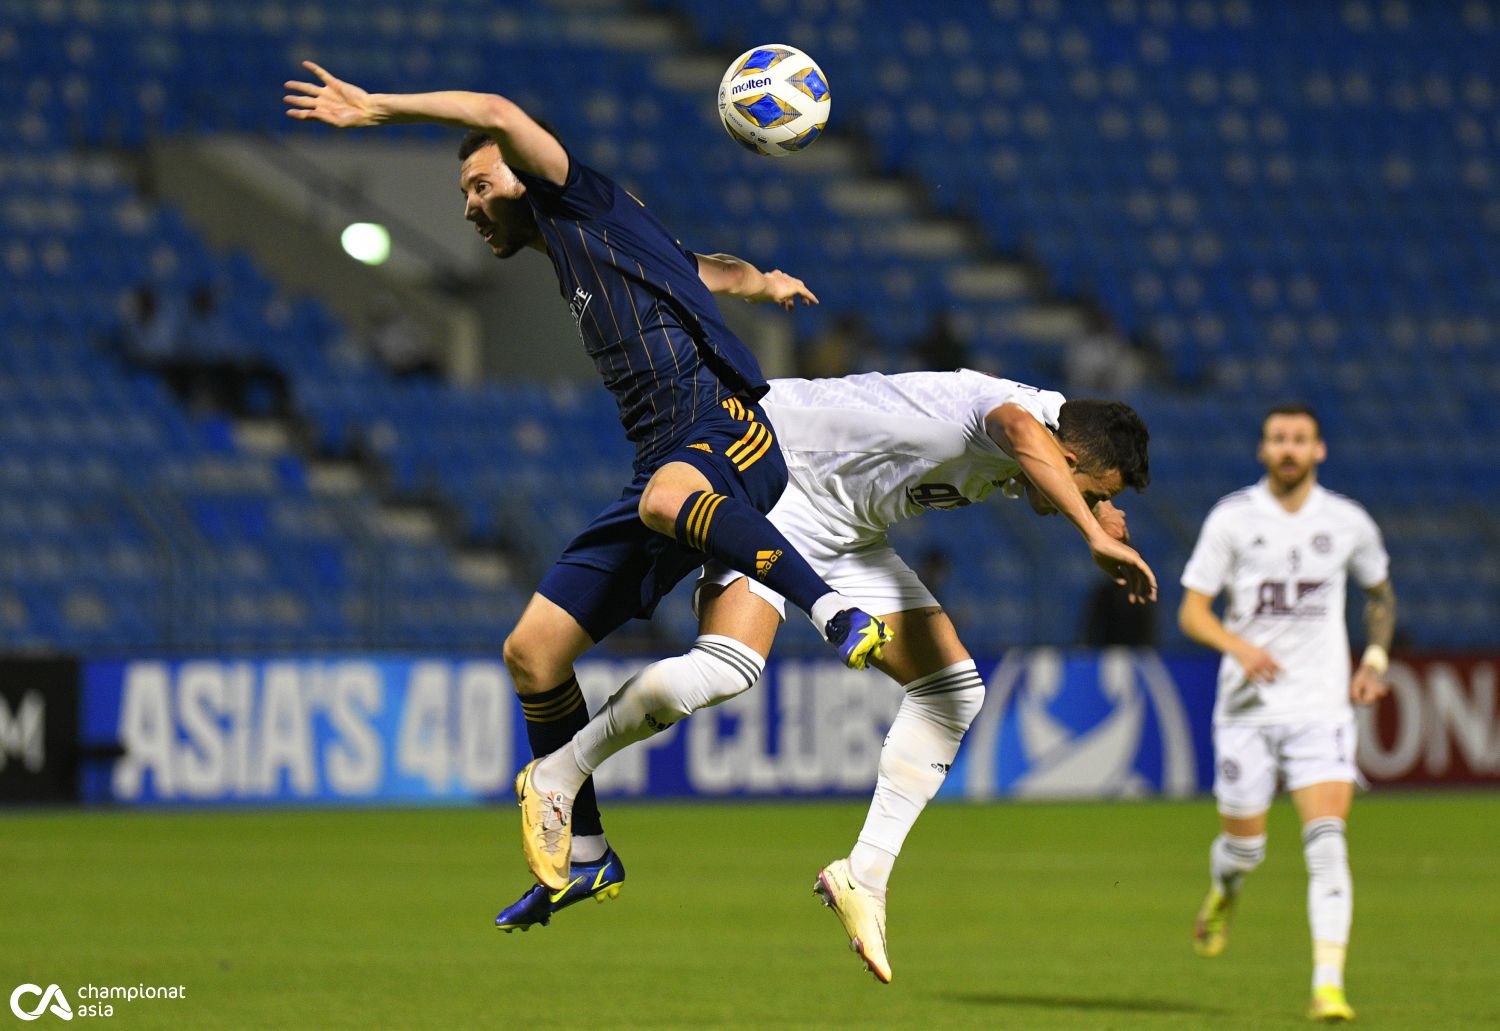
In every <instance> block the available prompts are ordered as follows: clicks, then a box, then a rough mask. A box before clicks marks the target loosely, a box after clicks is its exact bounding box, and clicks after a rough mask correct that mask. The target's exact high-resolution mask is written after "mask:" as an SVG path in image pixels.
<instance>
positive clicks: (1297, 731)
mask: <svg viewBox="0 0 1500 1031" xmlns="http://www.w3.org/2000/svg"><path fill="white" fill-rule="evenodd" d="M1327 453H1328V452H1327V447H1326V445H1325V444H1324V442H1323V439H1322V432H1321V428H1320V426H1319V423H1318V418H1317V415H1316V414H1315V413H1314V412H1313V410H1312V409H1311V408H1309V407H1307V406H1306V405H1298V404H1288V405H1281V406H1278V407H1276V408H1273V409H1272V410H1271V412H1270V413H1269V414H1268V415H1267V416H1266V419H1265V423H1264V425H1263V427H1262V436H1261V442H1260V449H1259V451H1258V457H1259V459H1260V462H1261V464H1262V465H1264V466H1265V468H1266V477H1265V479H1263V480H1261V481H1260V482H1259V483H1257V484H1255V485H1254V486H1252V487H1246V488H1244V489H1243V490H1239V491H1235V492H1234V493H1233V494H1230V495H1228V496H1227V497H1225V498H1222V499H1221V500H1220V501H1219V503H1218V504H1217V505H1215V506H1214V508H1213V510H1212V511H1210V512H1209V514H1208V518H1207V519H1206V520H1205V521H1204V523H1203V530H1202V532H1201V533H1200V535H1199V537H1198V543H1197V546H1196V547H1195V548H1194V549H1193V554H1192V557H1191V558H1190V559H1189V560H1188V564H1187V568H1186V569H1185V570H1184V571H1183V574H1182V585H1183V587H1185V588H1186V592H1185V594H1184V596H1183V601H1182V608H1181V611H1180V612H1179V614H1178V619H1179V622H1180V623H1181V626H1182V630H1183V632H1184V633H1185V634H1187V635H1188V636H1189V637H1191V638H1192V639H1193V640H1195V641H1198V642H1200V643H1202V644H1206V645H1208V646H1209V647H1210V648H1213V649H1215V650H1217V651H1219V652H1222V653H1223V656H1224V658H1223V661H1222V662H1221V663H1220V666H1219V685H1218V700H1217V702H1216V704H1215V706H1214V731H1213V733H1214V753H1215V760H1216V761H1215V768H1214V796H1215V798H1216V799H1217V801H1218V807H1219V817H1220V823H1221V825H1222V830H1221V833H1220V834H1219V836H1218V837H1216V838H1215V839H1214V841H1213V845H1212V847H1211V848H1210V850H1209V865H1210V869H1211V871H1212V882H1211V887H1210V888H1209V893H1208V897H1207V898H1206V899H1205V900H1204V902H1203V906H1202V908H1201V909H1200V910H1199V913H1198V920H1197V925H1196V927H1195V929H1194V947H1195V948H1196V949H1197V951H1198V954H1199V955H1202V956H1217V955H1218V954H1219V953H1220V952H1222V951H1223V950H1224V944H1225V937H1226V932H1227V928H1228V921H1229V916H1230V913H1231V912H1232V910H1233V909H1234V903H1235V899H1236V898H1237V896H1238V895H1239V892H1240V889H1241V887H1242V885H1243V883H1244V879H1245V876H1246V875H1247V874H1248V873H1250V871H1252V870H1254V869H1255V868H1256V867H1257V866H1258V865H1260V862H1261V860H1262V859H1263V858H1264V857H1265V851H1266V811H1267V810H1268V809H1269V808H1270V806H1271V799H1272V797H1273V796H1274V795H1275V792H1276V785H1277V779H1278V777H1279V778H1280V779H1281V780H1282V781H1283V782H1284V783H1285V785H1286V788H1287V790H1288V791H1289V792H1290V793H1291V796H1292V802H1293V803H1294V804H1295V805H1296V807H1297V814H1298V816H1299V817H1300V818H1301V821H1302V841H1303V854H1304V856H1305V857H1306V860H1307V874H1308V886H1307V915H1308V922H1309V923H1310V924H1311V927H1312V940H1313V981H1312V983H1313V1000H1312V1007H1311V1010H1310V1011H1309V1014H1308V1015H1309V1016H1310V1017H1312V1018H1313V1019H1317V1020H1351V1019H1353V1017H1354V1011H1353V1010H1351V1009H1350V1008H1349V1004H1348V1002H1347V1001H1346V1000H1345V998H1344V952H1345V949H1346V948H1347V946H1348V942H1349V925H1350V920H1351V916H1352V913H1353V888H1352V884H1351V881H1350V876H1349V853H1348V847H1347V845H1346V844H1345V840H1344V822H1345V820H1346V819H1347V818H1348V815H1349V805H1350V802H1351V800H1352V799H1353V797H1354V785H1355V783H1356V782H1357V781H1358V780H1359V772H1358V769H1357V767H1356V765H1355V744H1356V732H1355V725H1354V711H1353V708H1352V705H1351V702H1352V703H1354V704H1361V705H1363V704H1368V703H1370V702H1373V701H1376V700H1377V699H1379V698H1380V697H1381V696H1382V695H1383V694H1385V691H1386V685H1385V682H1384V674H1385V670H1386V665H1387V663H1388V659H1389V656H1388V649H1389V648H1390V645H1391V637H1392V635H1393V634H1394V632H1395V626H1396V595H1395V591H1394V589H1393V588H1392V586H1391V582H1390V579H1389V576H1388V570H1389V565H1390V561H1389V559H1388V557H1387V556H1386V552H1385V547H1384V545H1383V544H1382V543H1381V539H1380V530H1379V529H1378V528H1377V527H1376V525H1375V521H1374V520H1373V519H1371V518H1370V515H1369V513H1367V512H1366V511H1365V510H1364V509H1363V508H1361V507H1360V506H1359V505H1358V504H1356V503H1355V502H1353V501H1351V500H1350V499H1348V498H1346V497H1344V496H1343V495H1340V494H1335V493H1334V492H1332V491H1330V490H1326V489H1324V488H1323V487H1321V486H1319V485H1318V473H1317V470H1318V465H1319V464H1320V463H1321V462H1322V461H1323V460H1324V458H1326V457H1327ZM1350 574H1353V576H1354V580H1355V582H1356V583H1358V584H1359V586H1360V587H1361V588H1363V590H1364V592H1365V597H1366V602H1365V612H1364V615H1365V620H1364V621H1365V636H1366V641H1367V644H1368V647H1367V648H1366V649H1365V652H1364V657H1363V658H1362V659H1361V661H1360V663H1359V666H1358V668H1357V669H1355V670H1354V671H1353V673H1352V676H1351V671H1350V656H1349V635H1348V631H1347V630H1346V628H1345V625H1344V607H1345V590H1346V585H1347V582H1348V578H1349V575H1350ZM1220 592H1225V593H1226V594H1227V595H1228V602H1227V606H1226V608H1225V612H1224V618H1223V620H1222V621H1221V620H1220V619H1219V618H1218V617H1217V616H1215V615H1214V612H1213V609H1212V608H1211V605H1212V603H1213V600H1214V598H1215V597H1216V596H1217V595H1218V594H1219V593H1220Z"/></svg>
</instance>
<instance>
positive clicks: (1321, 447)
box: [1313, 437, 1328, 462]
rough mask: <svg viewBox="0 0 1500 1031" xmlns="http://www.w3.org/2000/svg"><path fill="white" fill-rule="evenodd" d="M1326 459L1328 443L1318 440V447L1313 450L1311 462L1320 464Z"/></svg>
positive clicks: (1321, 439)
mask: <svg viewBox="0 0 1500 1031" xmlns="http://www.w3.org/2000/svg"><path fill="white" fill-rule="evenodd" d="M1327 458H1328V442H1327V441H1325V440H1324V439H1323V438H1321V437H1319V438H1318V446H1317V447H1315V448H1313V461H1314V462H1322V461H1324V460H1326V459H1327Z"/></svg>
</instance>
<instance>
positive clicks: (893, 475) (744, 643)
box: [508, 370, 1156, 982]
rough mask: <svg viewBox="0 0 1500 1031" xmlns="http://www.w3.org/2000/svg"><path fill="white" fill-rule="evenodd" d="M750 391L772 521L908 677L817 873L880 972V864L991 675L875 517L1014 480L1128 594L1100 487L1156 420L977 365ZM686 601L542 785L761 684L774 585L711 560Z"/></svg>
mask: <svg viewBox="0 0 1500 1031" xmlns="http://www.w3.org/2000/svg"><path fill="white" fill-rule="evenodd" d="M762 406H763V407H764V408H765V410H766V413H767V415H768V416H769V417H770V418H771V420H772V421H773V422H774V424H775V426H776V432H777V442H778V443H779V445H780V447H781V450H782V452H783V454H784V455H785V458H786V464H787V470H788V473H789V477H790V478H789V483H788V485H787V489H786V492H785V493H784V494H783V495H782V496H781V500H780V501H778V502H777V504H776V506H775V507H774V508H773V509H772V510H771V512H770V513H769V514H768V518H769V519H770V520H771V522H772V523H773V524H774V525H775V526H776V527H777V528H778V529H780V530H781V532H782V533H783V534H784V535H785V536H786V537H787V539H788V540H789V541H791V542H792V543H793V546H794V547H796V548H797V549H798V550H800V551H801V552H802V554H803V555H804V556H805V557H806V558H807V560H808V562H809V563H810V564H811V565H812V566H813V568H814V569H815V570H817V571H818V573H819V575H820V576H822V577H824V578H825V579H826V580H827V582H828V583H829V585H830V586H831V587H832V588H833V589H834V590H837V591H842V592H844V593H845V594H847V595H848V597H850V598H852V599H854V602H853V603H854V604H858V605H859V606H861V607H862V608H863V609H864V611H866V612H869V613H872V614H874V613H880V614H882V619H883V621H884V622H886V624H887V625H888V626H889V627H890V628H891V629H892V630H893V631H894V632H895V640H894V641H893V642H891V643H890V644H889V645H887V646H886V648H885V651H884V654H883V655H882V656H881V657H880V658H878V659H872V660H871V662H870V664H871V665H872V666H875V667H876V668H878V669H879V670H881V672H883V673H885V674H886V675H887V676H890V677H891V678H892V679H894V680H895V681H896V682H897V683H899V684H901V685H902V686H903V688H904V689H905V697H904V698H903V700H902V703H901V706H900V708H899V710H898V711H897V714H896V717H895V720H894V721H893V722H892V725H891V728H890V731H889V733H888V734H887V735H886V739H885V743H884V745H883V747H882V749H881V753H880V761H879V769H878V779H877V782H876V787H875V797H874V800H873V801H872V803H871V806H870V811H869V815H868V817H867V819H866V821H865V825H864V829H863V830H862V831H861V832H860V834H859V838H858V841H857V843H856V844H855V846H854V849H853V851H852V852H851V853H850V855H849V856H848V857H847V858H844V859H839V860H836V861H835V862H833V863H830V864H829V865H828V866H827V867H825V868H824V869H823V870H822V871H821V872H820V873H819V875H818V878H817V883H816V886H815V890H816V891H817V892H818V893H819V894H820V895H821V896H822V897H823V899H824V901H825V902H826V903H827V904H828V905H830V906H831V907H832V908H833V910H834V912H835V913H836V914H837V915H838V917H839V919H840V921H841V922H842V924H843V925H844V929H845V931H846V932H847V934H848V937H849V940H850V944H851V946H852V947H853V948H854V949H855V950H856V951H857V952H858V953H859V955H860V957H861V958H862V959H863V960H864V961H865V963H866V965H867V966H868V967H869V969H870V970H871V971H872V972H873V973H874V974H875V976H876V977H877V978H878V979H879V980H881V981H882V982H889V981H890V979H891V966H890V960H889V957H888V954H887V949H886V936H885V898H886V885H887V882H888V879H889V876H890V873H891V869H892V867H893V865H894V863H895V859H896V855H897V853H898V852H899V851H900V849H901V845H902V843H903V842H904V840H905V838H906V836H907V833H908V832H909V831H910V830H911V828H912V826H913V824H914V823H915V822H916V820H917V817H918V816H919V815H920V813H921V812H922V809H923V808H924V807H925V806H926V804H927V803H928V802H929V801H930V800H931V799H932V797H933V796H934V795H935V794H936V793H937V790H938V787H939V785H941V784H942V782H943V778H944V777H945V776H946V774H947V771H948V768H949V766H950V765H951V764H952V762H953V759H954V757H955V756H956V754H957V752H958V746H959V742H960V740H961V739H962V738H963V735H964V732H965V731H966V730H967V729H968V726H969V724H970V722H971V721H972V720H973V719H974V716H975V714H977V713H978V711H979V706H980V703H981V702H982V701H983V699H984V682H983V680H981V679H980V676H979V673H978V670H977V669H976V668H975V665H974V661H973V659H972V658H970V656H969V653H968V651H967V650H966V649H965V648H964V646H963V644H962V643H961V642H960V641H959V639H958V634H957V632H956V631H955V630H954V627H953V624H952V622H951V621H950V620H949V618H948V616H947V614H946V613H945V612H944V611H943V610H942V608H941V607H940V606H939V605H938V603H937V601H936V599H934V598H933V596H932V593H931V592H930V591H928V589H927V588H926V586H924V585H923V583H922V581H921V580H920V579H919V578H918V577H917V575H916V573H914V572H913V571H912V569H911V568H910V567H909V566H907V564H906V563H905V562H903V561H902V559H901V557H900V556H899V555H897V554H896V552H895V551H894V550H893V549H892V548H891V546H890V543H889V542H888V540H887V539H886V531H887V530H888V529H889V528H890V527H891V526H892V525H893V524H895V523H897V522H899V521H901V520H903V519H910V518H912V517H913V516H917V515H921V514H922V513H923V512H926V511H929V510H932V509H948V508H958V507H960V506H963V505H968V504H970V503H973V502H976V501H981V500H983V499H984V498H985V497H987V496H988V495H990V494H992V493H993V492H995V491H997V490H1000V491H1003V492H1004V493H1006V494H1008V495H1010V496H1011V497H1019V496H1021V495H1023V494H1024V495H1025V496H1026V498H1027V500H1028V502H1029V503H1030V505H1031V507H1032V509H1033V510H1034V511H1036V512H1037V513H1039V514H1041V515H1050V514H1053V513H1056V512H1060V513H1062V514H1063V515H1064V516H1065V517H1066V518H1068V519H1069V520H1070V521H1071V522H1072V523H1073V524H1074V526H1076V527H1077V528H1078V531H1079V533H1080V534H1081V535H1082V536H1083V540H1084V544H1085V546H1087V547H1088V548H1089V550H1090V552H1091V553H1092V555H1093V556H1094V559H1095V561H1096V562H1097V563H1098V564H1099V565H1100V566H1101V567H1102V568H1103V569H1104V570H1105V572H1106V573H1107V574H1108V575H1110V576H1112V577H1113V578H1115V579H1116V580H1117V581H1118V582H1119V583H1121V584H1122V585H1124V586H1125V587H1126V588H1127V590H1128V591H1129V592H1130V595H1131V598H1132V600H1134V601H1139V602H1142V603H1144V602H1147V601H1152V600H1154V599H1155V597H1156V579H1155V576H1154V575H1153V574H1152V572H1151V569H1150V567H1149V566H1147V564H1146V562H1145V561H1144V560H1143V559H1142V558H1141V556H1140V555H1138V554H1137V553H1136V552H1135V550H1134V549H1132V548H1131V547H1130V546H1129V545H1127V544H1125V543H1124V542H1123V539H1124V538H1125V537H1126V532H1125V518H1124V514H1123V513H1121V512H1120V511H1119V510H1118V509H1116V508H1115V507H1114V506H1113V505H1111V504H1110V501H1109V499H1110V498H1112V497H1113V496H1115V495H1116V494H1118V493H1119V492H1120V491H1121V490H1123V489H1125V488H1126V487H1134V488H1136V489H1137V490H1140V489H1143V488H1145V486H1146V485H1147V483H1148V482H1149V481H1150V468H1149V460H1148V456H1147V443H1148V434H1147V431H1146V427H1145V425H1144V424H1143V423H1142V422H1141V420H1140V417H1139V416H1137V415H1136V413H1135V412H1134V411H1133V410H1132V409H1131V408H1130V407H1129V406H1128V405H1126V404H1124V403H1122V402H1119V401H1093V400H1077V401H1066V400H1065V399H1064V398H1063V396H1062V395H1061V394H1058V393H1056V392H1054V391H1050V390H1039V389H1037V388H1036V387H1030V386H1026V385H1025V384H1022V383H1016V382H1013V381H1011V380H1005V379H998V378H996V377H994V376H988V375H985V374H984V373H980V372H973V371H970V370H959V371H957V372H911V373H903V374H900V375H895V376H886V375H882V374H879V373H867V374H864V375H858V376H845V377H843V378H840V379H819V380H797V379H785V380H773V381H772V382H771V392H770V393H769V394H768V395H766V397H765V398H764V399H763V400H762ZM775 560H776V557H775V555H768V556H766V561H767V562H774V561H775ZM695 602H696V605H697V610H698V616H699V637H698V639H697V641H696V642H695V644H694V645H693V648H692V650H691V651H689V652H688V654H686V655H681V656H676V657H674V658H670V659H664V660H662V661H660V662H657V663H653V664H652V665H651V666H648V667H647V668H646V669H644V670H642V671H641V673H640V674H639V675H637V676H636V677H635V678H633V679H632V680H630V681H629V682H628V683H627V684H626V685H625V686H624V687H622V688H621V689H620V690H619V691H618V692H617V693H616V694H615V695H614V696H613V697H612V698H610V700H609V701H608V703H606V704H605V706H604V707H603V708H602V709H601V710H600V711H599V712H598V713H596V714H595V716H594V718H593V719H592V720H590V722H589V724H588V726H587V727H585V728H584V729H583V730H581V731H579V732H578V734H577V735H576V736H575V737H574V738H573V740H572V741H570V742H569V743H568V744H567V745H564V746H563V747H562V748H559V749H558V750H557V751H556V752H553V753H552V754H551V755H549V756H547V757H546V758H545V759H542V760H540V762H539V763H538V764H537V767H536V769H535V779H536V782H537V783H538V784H539V785H541V786H542V787H543V788H544V789H546V790H549V791H554V792H560V793H561V794H562V796H563V797H571V793H572V792H575V791H577V790H578V787H579V786H580V785H581V784H582V783H583V781H584V780H585V779H586V778H587V777H588V776H589V775H590V774H591V773H593V771H594V770H595V769H597V768H598V766H599V764H600V763H602V762H603V761H604V760H605V759H606V758H607V757H609V756H610V755H613V754H614V753H615V752H617V751H619V750H620V749H622V748H624V747H625V746H627V745H629V744H632V743H633V742H636V741H641V740H643V739H645V738H647V737H649V736H651V735H652V734H655V733H657V732H659V731H661V730H663V729H665V728H666V727H668V726H670V725H671V724H673V723H675V722H677V721H678V720H680V719H682V718H683V717H685V716H686V715H688V714H689V713H691V712H694V711H695V710H697V709H701V708H703V707H705V706H708V705H714V704H717V703H719V702H722V701H725V700H726V699H728V698H732V697H734V696H735V695H737V694H739V693H740V692H742V691H744V690H746V689H747V688H749V687H750V686H752V685H753V684H754V683H755V681H756V679H757V678H758V677H759V676H760V673H761V671H762V669H763V666H764V662H765V658H766V656H767V655H768V654H769V653H770V650H771V644H772V642H773V641H774V639H775V636H776V632H777V629H778V628H779V626H780V623H781V621H782V619H783V618H784V615H785V602H784V601H783V599H782V598H781V597H780V596H779V595H778V594H776V593H775V592H774V591H772V590H771V589H770V588H768V587H767V586H766V585H765V584H764V583H761V582H760V581H759V580H756V579H751V578H749V577H747V576H744V575H742V574H740V573H737V572H734V571H733V570H730V569H728V568H726V567H724V566H722V565H719V566H717V567H715V565H714V564H713V563H709V564H708V565H707V566H705V568H704V571H703V575H702V578H701V579H700V580H699V583H698V590H697V594H696V597H695ZM525 902H526V900H525V899H523V900H522V903H518V904H517V906H516V907H512V910H517V909H518V907H523V904H524V903H525ZM508 912H510V911H508ZM537 922H540V921H537Z"/></svg>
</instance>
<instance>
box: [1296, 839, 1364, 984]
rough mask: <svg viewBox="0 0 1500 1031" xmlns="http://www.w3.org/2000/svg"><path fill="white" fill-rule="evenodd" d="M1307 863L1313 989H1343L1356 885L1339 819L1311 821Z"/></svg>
mask: <svg viewBox="0 0 1500 1031" xmlns="http://www.w3.org/2000/svg"><path fill="white" fill-rule="evenodd" d="M1302 854H1303V856H1304V857H1305V858H1306V860H1307V922H1308V924H1309V925H1310V926H1311V928H1312V940H1313V987H1314V988H1317V987H1318V986H1320V985H1325V984H1331V985H1336V986H1338V987H1340V988H1342V987H1343V986H1344V951H1345V949H1347V948H1348V945H1349V925H1350V924H1351V923H1352V922H1353V919H1354V881H1353V879H1352V878H1351V877H1350V876H1349V845H1348V843H1347V842H1346V841H1345V839H1344V821H1343V820H1340V819H1339V818H1338V817H1337V816H1324V817H1320V818H1318V819H1316V820H1309V821H1308V822H1307V825H1306V826H1305V827H1303V828H1302Z"/></svg>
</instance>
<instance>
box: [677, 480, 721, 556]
mask: <svg viewBox="0 0 1500 1031" xmlns="http://www.w3.org/2000/svg"><path fill="white" fill-rule="evenodd" d="M713 496H714V494H713V492H712V491H707V490H706V491H704V492H703V493H701V494H699V495H698V500H697V501H695V502H693V510H692V511H691V512H689V513H688V517H687V522H686V523H685V524H684V526H683V534H682V536H683V543H684V544H686V545H687V546H688V547H690V548H697V547H698V545H697V544H696V543H695V542H694V540H693V536H694V533H693V531H694V528H695V527H696V526H697V525H698V513H700V512H702V511H703V506H704V505H705V504H707V503H708V499H709V498H711V497H713ZM699 550H702V549H699Z"/></svg>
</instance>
